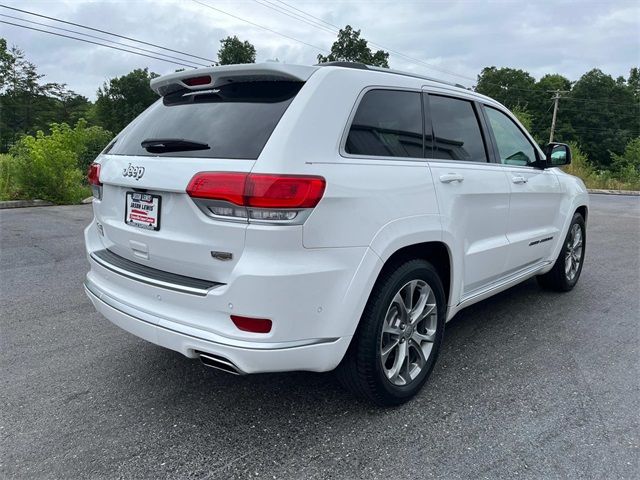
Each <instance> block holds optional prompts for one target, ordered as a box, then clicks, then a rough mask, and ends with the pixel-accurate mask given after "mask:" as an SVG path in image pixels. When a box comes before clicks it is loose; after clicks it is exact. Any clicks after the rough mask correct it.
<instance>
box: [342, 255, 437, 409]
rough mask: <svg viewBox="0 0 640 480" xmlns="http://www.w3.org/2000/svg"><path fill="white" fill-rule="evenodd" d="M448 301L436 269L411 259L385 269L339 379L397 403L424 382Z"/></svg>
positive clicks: (378, 400)
mask: <svg viewBox="0 0 640 480" xmlns="http://www.w3.org/2000/svg"><path fill="white" fill-rule="evenodd" d="M445 314H446V300H445V296H444V289H443V287H442V282H441V281H440V278H439V276H438V273H437V271H436V270H435V268H434V267H433V266H432V265H431V264H430V263H428V262H426V261H424V260H417V259H416V260H409V261H407V262H405V263H402V264H399V265H396V266H393V267H391V268H386V269H385V270H384V271H383V273H382V274H381V276H380V278H379V279H378V281H377V282H376V284H375V286H374V288H373V291H372V292H371V296H370V297H369V301H368V302H367V306H366V307H365V311H364V313H363V315H362V318H361V320H360V325H359V326H358V329H357V331H356V334H355V336H354V338H353V340H352V342H351V345H350V346H349V350H348V351H347V353H346V355H345V358H344V359H343V360H342V362H341V364H340V365H339V367H338V372H337V373H338V378H339V380H340V381H341V383H342V384H343V385H344V386H345V387H347V388H348V389H349V390H351V391H352V392H353V393H355V394H356V395H357V396H359V397H360V398H363V399H366V400H369V401H371V402H373V403H375V404H377V405H381V406H390V405H399V404H401V403H404V402H406V401H407V400H409V399H410V398H411V397H413V396H414V395H415V394H416V393H417V392H418V391H419V390H420V389H421V388H422V386H423V385H424V383H425V382H426V381H427V378H428V377H429V375H430V373H431V370H432V369H433V366H434V365H435V362H436V358H437V356H438V352H439V350H440V345H441V343H442V338H443V334H444V320H445Z"/></svg>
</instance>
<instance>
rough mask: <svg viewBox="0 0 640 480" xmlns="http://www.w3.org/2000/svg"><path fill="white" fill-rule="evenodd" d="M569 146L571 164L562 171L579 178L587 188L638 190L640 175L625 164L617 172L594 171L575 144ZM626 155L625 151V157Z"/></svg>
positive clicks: (639, 187) (639, 188)
mask: <svg viewBox="0 0 640 480" xmlns="http://www.w3.org/2000/svg"><path fill="white" fill-rule="evenodd" d="M632 143H633V142H632ZM570 146H571V154H572V159H571V164H570V165H567V166H566V167H564V170H565V171H566V172H567V173H570V174H571V175H575V176H576V177H579V178H581V179H582V181H583V182H584V183H585V185H586V186H587V188H596V189H605V190H640V175H638V174H637V173H638V172H637V170H636V171H635V173H634V172H633V170H632V169H630V168H629V166H628V164H627V163H625V164H624V165H625V166H624V168H622V167H621V168H620V169H619V170H613V171H612V170H596V169H595V168H594V166H593V165H592V164H591V162H590V161H589V159H588V158H587V156H586V155H585V154H584V153H583V152H582V150H581V149H580V147H579V146H578V145H577V144H576V143H570ZM632 148H635V147H632ZM626 153H627V152H626V151H625V155H626ZM625 155H623V157H624V156H625ZM614 161H615V160H614Z"/></svg>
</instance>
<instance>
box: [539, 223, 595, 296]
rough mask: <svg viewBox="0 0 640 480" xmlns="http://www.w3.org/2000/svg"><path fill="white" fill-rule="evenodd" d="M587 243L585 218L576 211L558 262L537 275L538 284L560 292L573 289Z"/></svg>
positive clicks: (578, 275) (578, 276) (580, 269)
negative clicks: (547, 270) (548, 269)
mask: <svg viewBox="0 0 640 480" xmlns="http://www.w3.org/2000/svg"><path fill="white" fill-rule="evenodd" d="M586 243H587V229H586V225H585V223H584V218H582V215H580V214H579V213H575V214H574V215H573V219H572V220H571V225H569V231H568V232H567V237H566V238H565V240H564V244H563V245H562V250H560V255H558V258H557V260H556V263H555V264H554V265H553V268H552V269H551V270H550V271H549V272H547V273H545V274H544V275H538V276H537V277H536V279H537V280H538V284H539V285H540V286H542V287H543V288H547V289H550V290H556V291H558V292H568V291H569V290H571V289H573V287H575V286H576V283H578V278H580V273H581V272H582V265H583V263H584V254H585V247H586Z"/></svg>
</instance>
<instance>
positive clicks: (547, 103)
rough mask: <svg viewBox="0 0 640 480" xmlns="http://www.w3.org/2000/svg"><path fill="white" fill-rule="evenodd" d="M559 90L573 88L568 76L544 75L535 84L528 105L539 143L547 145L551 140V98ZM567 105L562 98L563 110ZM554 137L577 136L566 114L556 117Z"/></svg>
mask: <svg viewBox="0 0 640 480" xmlns="http://www.w3.org/2000/svg"><path fill="white" fill-rule="evenodd" d="M557 90H560V91H561V92H565V93H566V92H568V91H570V90H571V81H570V80H569V79H568V78H565V77H563V76H562V75H558V74H547V75H544V76H543V77H542V78H541V79H540V80H538V82H536V84H535V88H534V92H532V97H531V100H530V103H529V106H528V108H527V109H528V110H529V112H531V116H532V120H533V121H532V124H531V133H532V134H533V136H534V137H535V138H536V139H537V140H538V142H539V143H541V144H543V145H546V143H547V142H548V141H549V133H550V131H551V117H552V115H553V108H551V106H552V104H553V101H552V100H551V98H552V96H553V93H552V92H555V91H557ZM564 107H566V104H565V102H563V100H560V108H561V111H564ZM554 137H555V138H556V139H561V138H565V139H572V138H575V134H574V131H573V128H572V127H571V122H570V121H569V119H568V117H567V116H566V115H558V116H557V118H556V128H555V133H554Z"/></svg>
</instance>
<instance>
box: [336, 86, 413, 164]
mask: <svg viewBox="0 0 640 480" xmlns="http://www.w3.org/2000/svg"><path fill="white" fill-rule="evenodd" d="M422 130H423V128H422V107H421V95H420V93H419V92H403V91H396V90H370V91H369V92H367V93H365V95H364V97H362V100H361V101H360V105H359V106H358V110H357V111H356V114H355V117H354V118H353V122H352V123H351V128H350V129H349V136H348V137H347V143H346V145H345V150H346V152H347V153H351V154H354V155H371V156H376V157H413V158H422V157H423V154H422Z"/></svg>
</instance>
